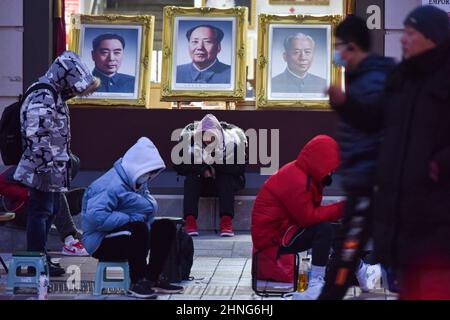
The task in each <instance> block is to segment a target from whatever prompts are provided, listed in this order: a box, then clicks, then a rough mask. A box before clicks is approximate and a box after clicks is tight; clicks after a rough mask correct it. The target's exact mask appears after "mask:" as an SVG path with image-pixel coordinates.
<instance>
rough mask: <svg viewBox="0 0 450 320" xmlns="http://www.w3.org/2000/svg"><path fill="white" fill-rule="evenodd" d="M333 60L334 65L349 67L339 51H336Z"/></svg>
mask: <svg viewBox="0 0 450 320" xmlns="http://www.w3.org/2000/svg"><path fill="white" fill-rule="evenodd" d="M333 60H334V63H335V64H336V65H338V66H340V67H345V66H346V65H347V62H346V61H345V60H344V59H343V58H342V54H341V52H340V51H338V50H334V55H333Z"/></svg>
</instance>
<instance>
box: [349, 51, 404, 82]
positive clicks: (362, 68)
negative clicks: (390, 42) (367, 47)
mask: <svg viewBox="0 0 450 320" xmlns="http://www.w3.org/2000/svg"><path fill="white" fill-rule="evenodd" d="M395 66H396V62H395V60H394V59H392V58H386V57H382V56H379V55H376V54H371V55H369V56H368V57H367V58H365V59H364V60H363V61H362V62H361V63H360V64H359V66H358V67H357V68H356V69H355V70H348V71H346V75H348V76H350V77H352V76H357V75H359V74H361V73H366V72H368V71H372V70H375V71H378V72H386V73H387V72H390V71H391V70H392V69H393V68H394V67H395Z"/></svg>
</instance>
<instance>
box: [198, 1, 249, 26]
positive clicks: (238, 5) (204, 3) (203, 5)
mask: <svg viewBox="0 0 450 320" xmlns="http://www.w3.org/2000/svg"><path fill="white" fill-rule="evenodd" d="M246 2H247V3H249V4H248V5H246V4H245V3H246ZM235 3H236V1H235ZM236 6H237V7H247V8H248V28H249V29H254V28H255V22H256V0H243V1H240V0H238V1H237V3H236ZM202 7H208V0H202ZM212 8H214V7H212Z"/></svg>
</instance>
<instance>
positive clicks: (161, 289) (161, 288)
mask: <svg viewBox="0 0 450 320" xmlns="http://www.w3.org/2000/svg"><path fill="white" fill-rule="evenodd" d="M152 288H153V290H155V292H156V293H182V292H183V291H184V288H183V287H182V286H177V285H174V284H171V283H170V282H169V281H166V280H159V281H158V282H156V283H155V284H154V285H153V287H152Z"/></svg>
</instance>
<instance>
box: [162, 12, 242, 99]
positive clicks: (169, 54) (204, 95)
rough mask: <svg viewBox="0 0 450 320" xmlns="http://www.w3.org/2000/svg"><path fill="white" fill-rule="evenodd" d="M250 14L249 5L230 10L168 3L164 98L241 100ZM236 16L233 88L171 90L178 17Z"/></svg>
mask: <svg viewBox="0 0 450 320" xmlns="http://www.w3.org/2000/svg"><path fill="white" fill-rule="evenodd" d="M247 15H248V9H247V8H246V7H235V8H229V9H215V8H205V7H203V8H182V7H174V6H168V7H165V8H164V27H163V62H162V70H163V72H162V78H161V101H207V100H210V101H215V100H218V101H238V100H243V99H244V98H245V93H246V80H245V66H246V65H245V62H246V60H245V59H246V44H245V43H246V39H247V25H248V22H247V20H248V19H247ZM179 16H187V17H192V18H193V19H195V18H196V17H210V18H211V19H214V18H215V17H235V18H236V33H237V34H236V37H235V40H236V46H235V48H236V55H235V59H234V63H235V79H234V90H233V91H224V90H222V91H221V90H206V89H205V90H174V89H172V68H173V66H172V61H173V51H172V49H173V43H174V24H175V17H179Z"/></svg>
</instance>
